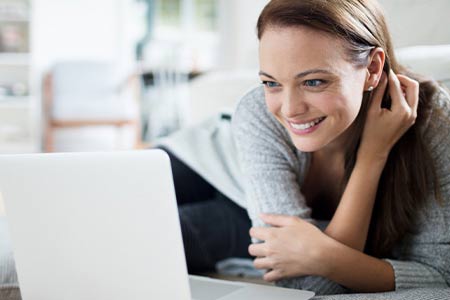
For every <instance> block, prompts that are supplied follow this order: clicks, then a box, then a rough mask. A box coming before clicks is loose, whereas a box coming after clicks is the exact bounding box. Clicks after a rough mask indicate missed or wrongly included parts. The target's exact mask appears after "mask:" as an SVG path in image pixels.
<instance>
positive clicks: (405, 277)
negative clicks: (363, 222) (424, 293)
mask: <svg viewBox="0 0 450 300" xmlns="http://www.w3.org/2000/svg"><path fill="white" fill-rule="evenodd" d="M436 104H437V107H436V108H435V109H434V110H433V112H432V114H431V117H430V122H429V125H428V127H427V129H426V130H425V132H424V138H425V142H426V144H427V145H429V149H430V152H431V156H432V157H433V159H434V161H435V168H436V175H437V177H438V184H439V188H440V192H441V197H442V199H441V200H442V203H440V202H439V201H437V199H435V195H434V192H430V195H429V199H428V201H427V205H426V207H425V208H424V209H423V210H422V212H421V213H420V214H419V218H418V219H419V221H418V228H419V229H418V232H417V233H415V234H414V235H408V236H406V237H405V238H404V240H403V241H402V243H401V244H400V247H399V249H400V251H399V253H400V255H399V256H398V258H396V259H387V260H386V261H388V262H389V263H390V264H391V265H392V267H393V269H394V273H395V288H396V290H401V289H407V288H429V287H448V286H450V230H449V228H450V102H449V98H448V94H446V93H445V92H444V91H442V92H441V93H440V94H439V97H438V99H437V101H436Z"/></svg>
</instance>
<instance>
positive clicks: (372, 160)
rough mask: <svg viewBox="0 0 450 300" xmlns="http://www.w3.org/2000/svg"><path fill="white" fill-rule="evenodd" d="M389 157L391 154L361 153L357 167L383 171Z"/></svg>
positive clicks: (357, 158) (358, 156)
mask: <svg viewBox="0 0 450 300" xmlns="http://www.w3.org/2000/svg"><path fill="white" fill-rule="evenodd" d="M388 157H389V152H387V153H379V154H371V153H368V152H362V151H359V152H358V155H357V157H356V165H359V166H365V167H369V168H371V169H372V168H378V169H381V170H382V169H383V168H384V166H385V165H386V161H387V159H388Z"/></svg>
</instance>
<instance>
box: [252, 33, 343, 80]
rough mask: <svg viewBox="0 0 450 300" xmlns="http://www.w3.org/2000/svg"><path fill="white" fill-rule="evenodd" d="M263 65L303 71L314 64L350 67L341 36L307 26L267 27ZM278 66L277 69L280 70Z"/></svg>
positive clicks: (262, 45) (261, 49)
mask: <svg viewBox="0 0 450 300" xmlns="http://www.w3.org/2000/svg"><path fill="white" fill-rule="evenodd" d="M259 55H260V65H261V69H262V70H264V71H266V72H270V71H269V69H270V70H271V71H272V72H276V71H280V70H282V71H283V73H286V72H295V73H298V72H302V71H305V70H308V69H313V68H327V69H333V70H336V72H339V71H340V70H343V68H344V69H346V68H349V67H350V63H349V62H347V56H346V52H345V48H344V46H343V42H342V40H340V39H339V38H337V37H333V36H332V35H330V34H328V33H325V32H322V31H319V30H314V29H310V28H308V27H304V26H299V27H271V28H267V30H266V31H265V32H264V34H263V35H262V37H261V40H260V43H259ZM277 69H278V70H277Z"/></svg>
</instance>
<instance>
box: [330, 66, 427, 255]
mask: <svg viewBox="0 0 450 300" xmlns="http://www.w3.org/2000/svg"><path fill="white" fill-rule="evenodd" d="M388 81H389V87H388V89H389V94H390V96H391V99H392V105H391V108H390V109H385V108H382V107H381V101H382V99H383V94H384V91H385V89H386V86H387V82H388ZM370 101H371V104H370V107H369V110H368V112H367V119H366V123H365V126H364V131H363V134H362V138H361V144H360V147H359V150H358V155H357V159H356V164H355V167H354V169H353V171H352V174H351V176H350V178H349V181H348V183H347V186H346V188H345V191H344V193H343V195H342V198H341V201H340V203H339V206H338V208H337V209H336V212H335V214H334V216H333V218H332V220H331V222H330V224H329V225H328V227H327V228H326V230H325V233H326V234H327V235H329V236H330V237H332V238H333V239H335V240H337V241H340V242H341V243H343V244H345V245H347V246H349V247H351V248H353V249H355V250H359V251H363V250H364V246H365V244H366V239H367V232H368V230H369V225H370V219H371V216H372V210H373V205H374V202H375V197H376V193H377V188H378V182H379V179H380V176H381V173H382V171H383V168H384V165H385V163H386V160H387V157H388V155H389V152H390V150H391V148H392V147H393V146H394V144H395V143H396V142H397V141H398V140H399V139H400V137H401V136H402V135H403V134H404V133H405V132H406V131H407V130H408V129H409V128H410V127H411V126H412V125H413V124H414V122H415V119H416V116H417V105H418V101H419V84H418V82H417V81H415V80H412V79H410V78H408V77H406V76H403V75H396V74H394V72H392V71H391V72H390V74H389V78H387V77H386V74H385V73H383V75H382V77H381V79H380V84H379V86H378V87H377V89H376V90H375V92H374V94H373V97H372V98H371V99H370Z"/></svg>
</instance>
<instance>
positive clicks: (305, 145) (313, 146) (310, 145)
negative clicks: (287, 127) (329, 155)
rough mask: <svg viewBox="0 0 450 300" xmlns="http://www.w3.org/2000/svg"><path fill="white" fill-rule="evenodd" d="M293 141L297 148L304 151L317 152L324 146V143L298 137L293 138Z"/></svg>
mask: <svg viewBox="0 0 450 300" xmlns="http://www.w3.org/2000/svg"><path fill="white" fill-rule="evenodd" d="M291 138H292V137H291ZM292 141H293V143H294V146H295V148H297V150H299V151H302V152H315V151H318V150H320V149H321V148H323V146H324V145H323V144H322V143H317V142H312V141H305V140H298V138H297V139H296V138H295V137H294V138H292Z"/></svg>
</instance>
